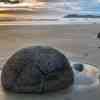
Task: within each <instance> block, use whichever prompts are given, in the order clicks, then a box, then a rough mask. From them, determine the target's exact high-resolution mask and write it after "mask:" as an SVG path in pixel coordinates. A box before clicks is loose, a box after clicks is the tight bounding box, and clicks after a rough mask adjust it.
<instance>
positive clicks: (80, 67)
mask: <svg viewBox="0 0 100 100" xmlns="http://www.w3.org/2000/svg"><path fill="white" fill-rule="evenodd" d="M74 68H75V70H77V71H79V72H82V71H83V70H84V66H83V64H74Z"/></svg>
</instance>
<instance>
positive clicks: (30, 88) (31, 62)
mask: <svg viewBox="0 0 100 100" xmlns="http://www.w3.org/2000/svg"><path fill="white" fill-rule="evenodd" d="M73 81H74V79H73V71H72V69H71V67H70V64H69V61H68V59H67V58H66V57H65V56H64V55H63V54H62V53H60V52H59V51H58V50H56V49H53V48H50V47H46V46H33V47H29V48H23V49H21V50H19V51H18V52H16V53H15V54H14V55H12V57H10V58H9V59H8V61H7V63H6V64H5V65H4V67H3V70H2V73H1V82H2V86H3V88H4V89H5V90H10V91H13V92H18V93H46V92H52V91H57V90H60V89H63V88H69V87H70V86H71V85H72V84H73Z"/></svg>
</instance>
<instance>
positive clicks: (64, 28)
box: [0, 0, 100, 100]
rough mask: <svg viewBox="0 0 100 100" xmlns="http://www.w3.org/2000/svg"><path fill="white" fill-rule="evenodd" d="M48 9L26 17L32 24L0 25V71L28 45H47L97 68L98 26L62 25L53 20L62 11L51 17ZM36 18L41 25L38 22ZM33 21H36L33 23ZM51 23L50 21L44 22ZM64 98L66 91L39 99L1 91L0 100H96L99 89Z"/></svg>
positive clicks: (99, 25)
mask: <svg viewBox="0 0 100 100" xmlns="http://www.w3.org/2000/svg"><path fill="white" fill-rule="evenodd" d="M56 1H57V0H56ZM59 1H60V0H59ZM50 5H51V4H50ZM51 8H52V7H49V9H47V8H46V7H44V8H43V9H41V12H40V13H34V14H33V13H32V14H30V15H28V17H29V16H30V17H33V19H34V20H35V21H34V20H33V21H31V22H28V21H22V22H20V21H19V22H18V21H14V22H10V23H8V22H0V67H1V68H2V66H3V64H4V63H5V62H6V61H7V59H8V58H9V57H10V56H11V55H12V54H13V53H14V52H15V51H17V50H19V49H20V48H23V47H27V46H32V45H48V46H51V47H55V48H58V49H59V50H61V51H62V52H64V53H65V54H66V56H67V57H69V59H70V60H73V61H80V62H82V63H89V64H93V65H97V67H98V68H100V67H99V65H100V40H99V39H97V33H98V32H100V24H99V23H94V22H93V23H87V22H86V23H70V24H68V23H64V22H62V21H59V20H56V19H58V18H59V15H60V16H61V18H62V16H64V13H63V12H64V11H61V10H57V9H55V10H56V13H55V11H53V9H51ZM54 14H55V15H54ZM26 15H27V14H26ZM39 18H40V19H42V20H44V21H39ZM36 19H38V20H37V21H36ZM51 19H52V21H48V20H51ZM53 19H54V20H53ZM19 23H20V24H19ZM8 24H9V25H8ZM18 24H19V25H18ZM24 24H25V25H24ZM0 90H1V89H0ZM66 94H67V91H66V90H65V91H61V92H59V93H55V94H46V95H41V96H40V97H39V96H37V95H33V94H28V95H24V94H22V95H19V94H10V93H8V94H6V93H4V92H2V90H1V91H0V95H1V96H0V98H1V99H0V100H22V99H24V100H33V99H34V100H40V99H41V100H47V98H48V100H88V99H89V98H90V99H91V100H99V98H100V87H98V89H95V90H92V91H85V92H84V91H83V92H75V91H74V92H73V93H71V94H67V95H66Z"/></svg>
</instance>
